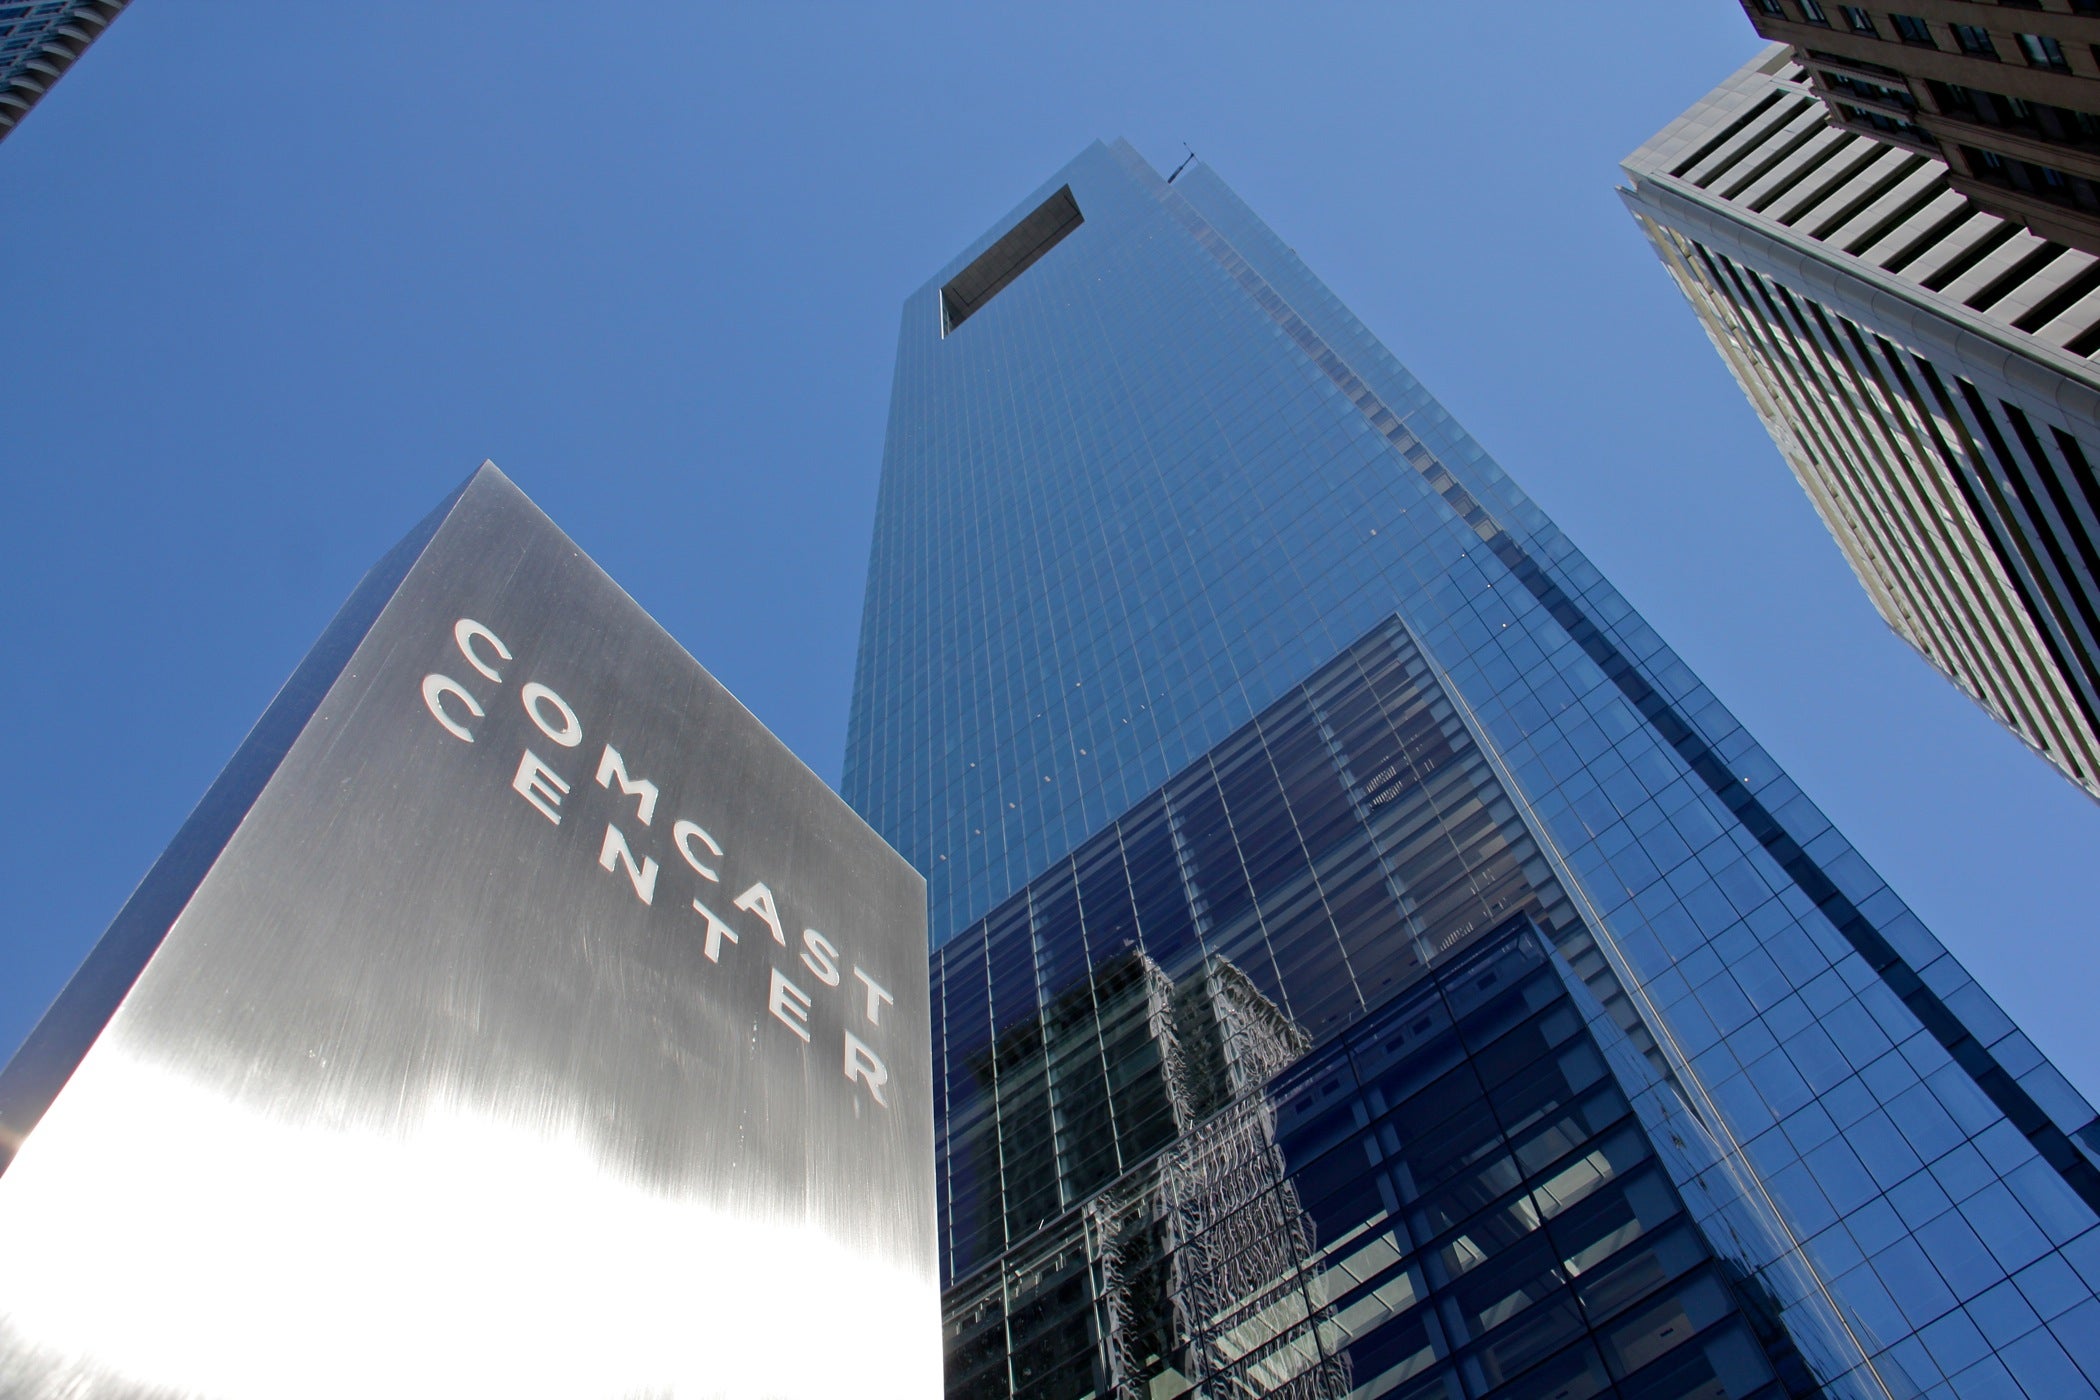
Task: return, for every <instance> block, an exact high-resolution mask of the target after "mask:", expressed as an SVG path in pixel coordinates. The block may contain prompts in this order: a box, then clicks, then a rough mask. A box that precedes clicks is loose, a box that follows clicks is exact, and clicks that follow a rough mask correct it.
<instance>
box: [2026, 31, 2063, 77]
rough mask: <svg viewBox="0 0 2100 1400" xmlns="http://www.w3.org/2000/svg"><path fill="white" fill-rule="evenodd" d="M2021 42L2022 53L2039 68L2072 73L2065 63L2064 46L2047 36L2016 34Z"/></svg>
mask: <svg viewBox="0 0 2100 1400" xmlns="http://www.w3.org/2000/svg"><path fill="white" fill-rule="evenodd" d="M2013 37H2014V38H2016V39H2018V40H2019V41H2020V53H2021V54H2022V55H2023V56H2024V57H2025V58H2026V59H2027V61H2028V62H2029V63H2031V64H2033V65H2034V66H2035V67H2037V68H2053V69H2055V70H2056V71H2057V72H2059V73H2068V72H2070V71H2071V65H2070V64H2069V63H2066V62H2065V61H2064V46H2063V45H2062V44H2059V43H2057V42H2056V40H2054V39H2052V38H2050V37H2049V36H2048V35H2046V34H2016V35H2014V36H2013Z"/></svg>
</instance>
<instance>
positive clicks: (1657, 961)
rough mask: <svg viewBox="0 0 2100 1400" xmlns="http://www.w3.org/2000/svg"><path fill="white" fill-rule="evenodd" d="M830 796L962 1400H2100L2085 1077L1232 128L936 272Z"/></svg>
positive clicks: (904, 391)
mask: <svg viewBox="0 0 2100 1400" xmlns="http://www.w3.org/2000/svg"><path fill="white" fill-rule="evenodd" d="M845 791H846V796H847V797H848V799H849V801H851V802H852V803H853V805H854V806H855V807H857V808H858V809H859V810H860V811H861V812H862V813H863V814H864V815H865V816H866V817H867V818H868V819H869V820H870V821H871V823H872V824H873V825H874V826H875V827H876V828H877V829H878V830H879V831H881V832H882V833H883V834H884V835H885V836H886V837H888V839H889V840H890V841H891V843H892V844H894V845H895V846H896V847H897V848H898V849H899V850H900V851H902V852H903V853H904V854H905V855H906V856H907V857H908V858H909V859H910V860H911V861H912V862H913V863H914V864H915V865H917V866H918V867H919V868H920V869H922V870H923V871H925V872H926V874H927V876H928V880H929V885H930V899H931V904H932V914H931V922H932V929H933V937H934V940H935V945H936V946H935V949H934V953H933V963H934V966H933V972H934V977H933V988H934V990H933V995H934V998H935V1012H934V1021H935V1025H936V1028H937V1030H936V1034H937V1037H938V1041H937V1044H936V1046H935V1055H936V1059H935V1080H936V1098H937V1108H936V1113H937V1116H938V1122H937V1128H936V1133H937V1137H936V1143H937V1150H938V1154H939V1159H940V1163H941V1167H940V1171H941V1183H940V1184H941V1191H942V1212H943V1223H942V1236H943V1270H944V1273H943V1284H944V1287H945V1289H946V1305H947V1310H948V1318H949V1333H950V1351H949V1361H948V1374H949V1386H950V1391H951V1393H953V1394H957V1395H971V1396H978V1395H1000V1396H1004V1395H1028V1396H1044V1397H1050V1396H1072V1397H1078V1396H1084V1395H1088V1394H1108V1393H1116V1394H1131V1395H1140V1396H1146V1397H1150V1398H1151V1400H1160V1398H1161V1397H1168V1396H1175V1395H1182V1394H1188V1395H1195V1394H1208V1395H1214V1396H1217V1395H1241V1394H1261V1393H1267V1394H1278V1393H1280V1394H1287V1395H1305V1396H1326V1395H1343V1394H1353V1395H1362V1396H1366V1397H1368V1396H1372V1395H1387V1394H1390V1395H1395V1396H1402V1395H1416V1394H1436V1395H1450V1396H1455V1395H1488V1394H1493V1395H1498V1396H1500V1395H1564V1396H1579V1395H1598V1394H1606V1393H1611V1394H1618V1395H1621V1396H1631V1395H1641V1396H1651V1395H1652V1396H1663V1395H1672V1396H1675V1395H1702V1396H1737V1397H1741V1396H1749V1395H1764V1394H1773V1393H1791V1394H1804V1393H1810V1392H1811V1391H1813V1390H1814V1389H1816V1388H1818V1387H1820V1388H1821V1389H1822V1390H1823V1392H1824V1393H1828V1394H1836V1395H1860V1396H1910V1395H1920V1394H1926V1393H1934V1394H1982V1393H1986V1389H1987V1387H1988V1386H1989V1385H1991V1384H1997V1385H1999V1386H2000V1389H2001V1393H2008V1394H2011V1393H2017V1392H2016V1390H2015V1389H2014V1388H2015V1387H2017V1388H2018V1389H2021V1390H2024V1391H2025V1393H2027V1394H2029V1395H2032V1396H2043V1395H2049V1396H2058V1395H2069V1396H2077V1395H2089V1394H2095V1393H2100V1354H2096V1352H2095V1346H2094V1339H2095V1338H2100V1297H2096V1296H2095V1290H2096V1288H2100V1124H2096V1123H2095V1120H2094V1115H2093V1110H2092V1108H2091V1107H2090V1105H2088V1104H2087V1103H2086V1102H2085V1101H2084V1099H2082V1098H2081V1097H2080V1096H2079V1095H2078V1093H2077V1092H2076V1091H2075V1090H2073V1089H2072V1087H2071V1086H2070V1085H2069V1083H2068V1082H2066V1081H2065V1079H2064V1078H2063V1076H2062V1075H2061V1074H2059V1073H2058V1072H2057V1071H2056V1070H2055V1069H2054V1068H2053V1067H2051V1066H2050V1065H2049V1064H2048V1063H2047V1061H2046V1060H2045V1059H2044V1058H2043V1057H2042V1056H2041V1055H2040V1053H2039V1052H2038V1051H2036V1050H2035V1048H2034V1047H2033V1045H2032V1044H2031V1043H2030V1042H2029V1041H2028V1040H2027V1039H2026V1037H2025V1036H2023V1035H2022V1034H2021V1033H2020V1032H2019V1031H2018V1030H2017V1029H2016V1028H2015V1027H2014V1026H2012V1024H2011V1023H2010V1022H2009V1021H2008V1020H2007V1019H2006V1018H2005V1016H2004V1014H2003V1013H2002V1012H2000V1011H1999V1010H1998V1009H1997V1007H1996V1006H1995V1005H1994V1004H1993V1003H1992V1002H1991V1000H1990V998H1989V997H1988V996H1987V995H1986V994H1985V993H1984V992H1983V991H1982V989H1981V988H1980V987H1978V986H1977V984H1976V983H1975V982H1974V981H1973V980H1971V979H1970V978H1969V976H1968V975H1967V974H1966V973H1965V972H1964V971H1963V970H1962V969H1961V968H1960V966H1959V965H1958V964H1957V963H1956V962H1955V961H1954V959H1953V958H1952V957H1950V956H1949V955H1948V954H1947V952H1946V950H1945V949H1944V948H1943V947H1942V946H1941V945H1940V944H1939V943H1938V942H1937V940H1935V939H1934V938H1933V936H1932V935H1931V934H1930V933H1929V932H1928V931H1927V930H1926V929H1925V928H1924V927H1923V926H1922V925H1921V924H1920V923H1919V921H1918V920H1917V919H1916V918H1915V917H1914V916H1913V915H1912V914H1911V913H1910V912H1909V911H1908V910H1907V909H1906V908H1905V906H1904V905H1903V903H1902V901H1901V900H1900V899H1898V898H1897V896H1896V895H1895V894H1894V893H1893V892H1891V891H1890V890H1888V889H1887V887H1886V886H1885V885H1884V884H1883V883H1882V882H1881V881H1880V880H1879V879H1878V878H1876V876H1875V875H1874V873H1873V871H1872V870H1871V869H1870V868H1869V867H1868V866H1867V865H1866V863H1865V862H1864V861H1863V860H1862V859H1861V858H1860V857H1859V855H1858V854H1857V853H1856V852H1855V851H1853V850H1852V848H1851V847H1850V846H1849V845H1848V844H1847V843H1846V842H1845V840H1844V838H1843V837H1842V836H1841V835H1839V834H1838V833H1837V832H1836V831H1835V830H1833V829H1832V828H1831V826H1830V824H1829V823H1828V822H1827V821H1826V820H1825V819H1824V818H1823V816H1822V815H1821V813H1820V812H1819V811H1818V810H1817V809H1816V807H1815V806H1814V805H1813V803H1811V802H1810V801H1809V799H1808V798H1807V797H1805V796H1804V795H1803V794H1802V793H1801V792H1800V791H1799V790H1798V789H1797V788H1796V787H1795V786H1794V785H1793V784H1792V783H1790V782H1789V781H1788V780H1787V778H1786V777H1785V775H1784V774H1783V773H1781V772H1780V771H1779V769H1778V768H1777V766H1776V765H1774V764H1773V763H1772V761H1771V760H1770V758H1769V757H1768V756H1766V755H1765V753H1764V752H1763V751H1762V750H1761V749H1760V748H1759V747H1758V746H1757V744H1756V743H1755V741H1753V740H1752V739H1751V738H1750V737H1749V736H1748V735H1747V734H1746V733H1744V732H1743V730H1742V728H1741V727H1740V726H1739V725H1738V724H1737V723H1736V722H1735V720H1734V719H1733V717H1732V716H1730V715H1729V713H1728V711H1727V710H1726V708H1725V707H1723V706H1722V705H1721V704H1720V702H1719V701H1718V700H1716V699H1715V698H1714V696H1713V695H1712V694H1711V693H1710V692H1708V691H1707V690H1706V689H1705V688H1704V687H1703V686H1701V685H1700V684H1699V682H1698V680H1697V679H1696V678H1695V677H1694V676H1692V675H1691V673H1690V672H1689V671H1688V670H1687V669H1686V668H1685V667H1684V665H1683V664H1682V663H1681V662H1680V661H1678V660H1677V658H1676V657H1675V656H1674V655H1673V654H1672V653H1671V652H1670V650H1669V649H1668V648H1667V647H1666V646H1665V645H1664V644H1663V643H1662V641H1661V640H1660V639H1659V638H1658V637H1657V636H1656V635H1655V633H1654V632H1653V631H1652V630H1651V629H1649V628H1648V627H1647V626H1646V625H1645V624H1644V623H1643V622H1642V621H1641V620H1640V618H1639V617H1638V616H1637V615H1636V614H1635V613H1634V612H1633V610H1632V609H1631V608H1630V607H1629V606H1628V605H1627V604H1626V602H1625V601H1624V599H1622V598H1621V597H1620V596H1619V595H1618V594H1617V593H1616V592H1615V591H1614V590H1613V589H1612V587H1611V586H1610V584H1609V583H1607V582H1606V581H1605V580H1604V579H1603V578H1602V577H1601V576H1600V575H1599V574H1598V573H1597V571H1596V570H1595V569H1594V568H1593V567H1591V566H1590V564H1589V563H1588V561H1587V560H1585V559H1584V558H1583V556H1582V555H1581V553H1580V552H1579V551H1578V550H1576V549H1575V548H1574V546H1573V545H1572V544H1570V543H1569V542H1568V540H1567V539H1566V538H1565V537H1564V536H1562V535H1561V533H1560V532H1559V531H1558V530H1557V529H1556V528H1555V527H1554V525H1553V523H1552V522H1551V521H1550V520H1548V519H1547V518H1546V517H1545V515H1544V514H1543V513H1542V512H1540V511H1539V510H1538V509H1537V508H1536V507H1535V506H1534V505H1533V504H1532V503H1531V502H1530V501H1529V500H1528V499H1527V498H1526V497H1525V496H1524V495H1523V493H1522V492H1521V491H1520V490H1519V489H1518V488H1517V487H1516V486H1515V484H1514V483H1512V482H1511V481H1510V480H1509V479H1508V478H1507V477H1506V476H1504V475H1503V473H1502V472H1501V471H1500V469H1499V468H1498V467H1497V466H1496V465H1495V464H1494V462H1493V461H1492V460H1491V459H1490V458H1489V457H1488V456H1487V454H1486V453H1485V452H1483V451H1482V450H1481V449H1480V447H1479V446H1478V445H1477V444H1476V443H1474V441H1473V440H1472V439H1471V438H1470V437H1469V436H1467V435H1466V433H1465V432H1464V430H1463V429H1462V428H1460V427H1459V426H1458V425H1457V424H1456V423H1455V422H1453V421H1452V420H1451V418H1450V417H1449V415H1448V414H1446V413H1445V412H1444V411H1443V410H1442V409H1441V408H1440V407H1439V406H1438V405H1437V403H1436V402H1435V400H1434V399H1432V398H1430V396H1429V395H1428V394H1427V393H1426V392H1425V391H1424V390H1423V389H1422V388H1421V386H1420V385H1419V384H1418V383H1417V382H1416V381H1415V380H1414V379H1413V378H1412V377H1411V376H1410V375H1409V374H1408V373H1407V371H1406V370H1405V369H1403V368H1402V367H1401V366H1400V364H1399V363H1398V362H1397V361H1396V360H1394V358H1393V357H1392V356H1391V355H1390V354H1389V353H1388V352H1387V351H1386V349H1385V348H1384V347H1383V346H1382V345H1381V344H1380V343H1379V342H1378V341H1377V340H1376V339H1375V338H1374V337H1373V336H1372V335H1371V334H1370V333H1369V332H1368V331H1367V330H1366V329H1365V328H1364V327H1363V326H1362V325H1361V324H1360V323H1359V322H1357V321H1356V319H1355V318H1354V317H1353V316H1351V315H1350V313H1349V312H1348V311H1347V310H1346V309H1345V308H1344V307H1343V306H1342V305H1341V304H1340V303H1339V302H1338V301H1336V300H1335V298H1334V297H1333V295H1332V294H1331V293H1330V292H1328V291H1327V289H1326V288H1325V287H1324V286H1323V285H1322V284H1321V283H1320V282H1319V281H1318V279H1317V278H1315V277H1314V276H1313V275H1312V274H1311V272H1310V271H1308V270H1307V269H1306V268H1305V266H1304V265H1303V264H1302V263H1301V262H1300V261H1299V260H1298V259H1297V257H1296V256H1295V254H1293V253H1292V252H1291V250H1290V249H1289V248H1288V247H1287V246H1285V245H1284V244H1283V242H1282V241H1281V240H1280V239H1278V238H1277V237H1276V235H1275V234H1274V233H1273V232H1272V231H1270V230H1269V228H1268V227H1267V226H1266V225H1264V224H1263V223H1262V222H1261V221H1260V220H1259V219H1258V218H1257V217H1256V216H1255V215H1254V214H1253V213H1252V212H1251V211H1250V210H1249V209H1248V208H1247V207H1246V206H1245V205H1244V204H1242V203H1241V202H1240V201H1239V200H1238V198H1237V197H1235V196H1234V195H1233V193H1232V192H1231V191H1230V190H1229V189H1228V188H1227V187H1226V186H1225V185H1224V183H1223V182H1222V181H1220V180H1219V179H1218V178H1217V177H1216V176H1215V175H1214V174H1213V173H1211V172H1210V171H1209V170H1208V169H1206V168H1205V167H1203V166H1202V165H1200V164H1190V165H1188V166H1187V167H1185V168H1184V170H1183V172H1181V173H1180V174H1179V175H1178V177H1177V178H1175V179H1174V180H1173V181H1171V182H1169V181H1167V180H1162V179H1161V178H1160V177H1159V175H1158V174H1157V173H1156V172H1155V171H1154V170H1152V168H1151V167H1149V166H1148V165H1146V164H1145V162H1144V161H1143V160H1142V159H1140V158H1139V157H1138V156H1137V155H1136V153H1135V152H1133V151H1132V150H1131V149H1130V148H1129V147H1128V146H1125V145H1122V144H1121V143H1118V144H1116V145H1114V146H1101V145H1096V146H1094V147H1091V148H1089V149H1088V150H1087V151H1086V152H1084V153H1082V154H1081V155H1080V156H1079V157H1078V158H1077V159H1076V160H1074V161H1073V162H1072V163H1071V164H1070V165H1068V166H1067V167H1066V168H1065V169H1064V170H1062V171H1060V172H1059V173H1058V174H1057V175H1056V176H1054V177H1053V178H1052V179H1051V180H1050V181H1049V182H1048V183H1047V184H1045V185H1044V186H1043V187H1042V188H1041V189H1039V190H1038V191H1037V192H1036V193H1035V194H1034V195H1033V196H1032V197H1030V198H1029V199H1028V200H1026V201H1024V202H1023V203H1022V204H1021V206H1020V207H1019V208H1017V209H1016V210H1015V211H1014V213H1013V214H1012V215H1011V216H1010V217H1009V218H1007V219H1005V220H1003V221H1001V223H1000V224H999V225H998V227H996V228H995V229H993V230H992V231H991V232H989V233H988V234H987V235H985V236H984V237H983V238H981V239H979V240H978V241H977V242H976V243H975V244H973V245H972V246H971V247H970V248H968V249H966V250H965V251H964V252H963V253H962V255H961V256H959V257H958V258H956V259H955V261H954V262H953V263H951V264H950V265H949V266H948V267H947V268H946V269H944V270H943V271H942V272H941V273H939V274H938V275H937V276H935V277H934V278H933V279H932V281H930V282H929V283H928V284H927V285H926V286H925V287H924V288H922V289H921V290H920V291H919V292H918V293H916V294H915V295H913V296H912V297H911V298H909V299H908V300H907V302H906V305H905V311H904V324H903V329H902V333H901V336H900V342H899V352H898V364H897V374H896V383H895V390H894V397H893V401H892V410H891V418H890V428H889V437H888V443H887V447H886V452H885V459H884V468H883V481H882V488H881V493H880V497H879V503H878V507H877V526H876V535H875V541H874V548H873V553H872V558H871V564H870V577H869V588H868V598H867V606H866V611H865V616H864V621H863V631H862V639H861V656H860V663H859V671H858V674H857V678H856V684H855V697H854V705H853V714H852V720H851V730H850V733H849V740H848V754H847V766H846V781H845ZM1549 1023H1550V1025H1549ZM1577 1023H1579V1026H1578V1024H1577ZM1942 1387H1944V1388H1942ZM1936 1388H1939V1389H1936Z"/></svg>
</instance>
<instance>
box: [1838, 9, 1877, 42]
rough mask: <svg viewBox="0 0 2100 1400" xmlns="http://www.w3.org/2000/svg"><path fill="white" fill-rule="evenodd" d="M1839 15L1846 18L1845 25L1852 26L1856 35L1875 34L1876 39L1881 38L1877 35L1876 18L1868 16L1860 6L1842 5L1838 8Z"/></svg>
mask: <svg viewBox="0 0 2100 1400" xmlns="http://www.w3.org/2000/svg"><path fill="white" fill-rule="evenodd" d="M1838 13H1839V14H1841V15H1843V16H1844V17H1845V23H1846V24H1847V25H1850V26H1851V28H1852V32H1853V33H1854V34H1874V36H1875V37H1876V38H1880V37H1881V36H1880V35H1879V34H1876V33H1875V30H1874V16H1872V15H1870V14H1868V13H1867V12H1866V11H1865V10H1862V9H1861V8H1860V7H1859V6H1857V5H1840V6H1838Z"/></svg>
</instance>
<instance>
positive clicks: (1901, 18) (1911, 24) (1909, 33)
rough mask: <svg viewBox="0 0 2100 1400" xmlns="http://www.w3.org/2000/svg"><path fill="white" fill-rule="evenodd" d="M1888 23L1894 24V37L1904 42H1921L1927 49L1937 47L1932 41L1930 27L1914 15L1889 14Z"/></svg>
mask: <svg viewBox="0 0 2100 1400" xmlns="http://www.w3.org/2000/svg"><path fill="white" fill-rule="evenodd" d="M1889 23H1890V24H1893V25H1895V26H1896V37H1897V38H1898V39H1901V40H1902V41H1903V42H1904V43H1906V44H1923V45H1924V46H1925V47H1926V48H1928V49H1936V48H1938V47H1939V45H1938V44H1936V43H1934V42H1933V39H1932V30H1931V28H1930V27H1929V26H1927V25H1926V23H1925V21H1924V20H1922V19H1919V18H1918V17H1917V16H1916V15H1890V16H1889Z"/></svg>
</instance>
